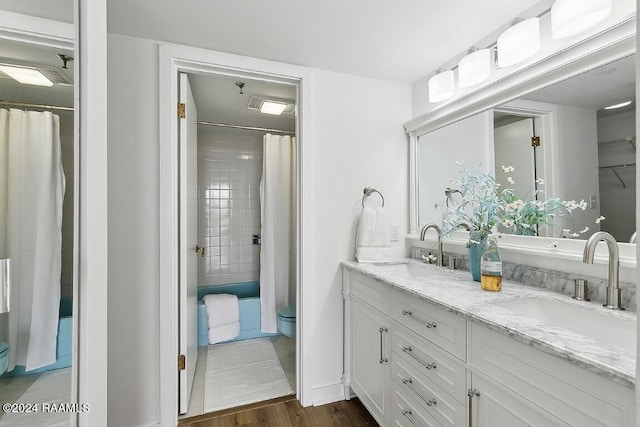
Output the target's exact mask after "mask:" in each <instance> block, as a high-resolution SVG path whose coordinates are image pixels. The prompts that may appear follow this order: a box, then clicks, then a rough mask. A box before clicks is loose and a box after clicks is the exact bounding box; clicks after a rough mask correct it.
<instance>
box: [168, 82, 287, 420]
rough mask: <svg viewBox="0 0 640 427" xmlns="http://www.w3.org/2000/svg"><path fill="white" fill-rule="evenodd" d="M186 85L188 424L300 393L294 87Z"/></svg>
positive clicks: (183, 391)
mask: <svg viewBox="0 0 640 427" xmlns="http://www.w3.org/2000/svg"><path fill="white" fill-rule="evenodd" d="M179 80H180V91H179V97H180V103H181V104H182V103H184V104H185V107H184V108H185V110H184V114H183V115H182V116H183V117H182V118H181V119H180V120H181V121H180V125H179V128H180V142H179V144H180V195H179V197H180V236H179V238H178V240H179V242H180V243H179V246H180V250H179V252H180V259H181V261H180V280H179V282H180V283H179V288H180V293H181V301H180V303H179V309H178V311H179V315H180V325H179V326H180V327H179V329H180V337H179V341H180V343H181V345H180V347H181V349H180V353H181V355H182V354H184V356H185V369H184V370H183V371H181V372H180V381H179V382H180V391H179V412H180V414H182V416H183V417H191V416H197V415H201V414H203V413H209V412H214V411H218V410H223V409H228V408H231V407H236V406H241V405H246V404H250V403H255V402H258V401H263V400H268V399H272V398H277V397H282V396H286V395H290V394H295V393H296V389H297V366H296V314H297V310H296V300H297V293H298V292H297V289H298V283H297V282H298V281H297V277H298V271H297V270H298V267H297V246H298V241H299V236H298V232H297V230H298V226H297V224H298V221H297V216H298V209H297V206H298V203H297V188H298V185H299V183H298V178H297V177H298V174H297V169H298V166H297V155H296V153H297V151H298V150H297V145H296V144H297V142H296V138H295V136H296V125H297V117H296V105H297V98H298V85H297V84H292V83H284V82H277V81H272V80H265V79H264V77H261V76H256V75H250V74H246V73H234V74H233V75H228V74H221V73H202V72H200V73H197V72H190V73H181V74H180V77H179ZM190 103H192V104H193V105H192V106H190V105H189V104H190ZM269 108H275V109H276V111H274V110H269ZM276 113H277V114H276ZM194 139H195V141H194ZM189 147H191V148H189ZM194 199H195V200H194ZM185 335H186V336H185Z"/></svg>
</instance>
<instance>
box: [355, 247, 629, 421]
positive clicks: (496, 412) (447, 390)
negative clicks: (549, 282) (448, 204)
mask: <svg viewBox="0 0 640 427" xmlns="http://www.w3.org/2000/svg"><path fill="white" fill-rule="evenodd" d="M342 268H343V297H344V310H345V327H344V334H345V348H344V378H343V381H344V386H345V396H346V397H347V398H349V397H350V396H351V395H352V393H354V394H355V395H356V396H357V397H358V398H359V399H360V400H361V401H362V403H363V404H364V405H365V406H366V408H367V409H368V410H369V411H370V412H371V414H372V415H373V416H374V417H375V418H376V420H377V421H378V422H379V423H380V425H381V426H391V425H394V426H396V425H398V426H460V427H462V426H473V427H481V426H512V427H517V426H532V425H534V426H581V427H590V426H602V427H605V426H606V427H614V426H633V425H635V392H634V383H635V345H636V342H635V340H636V338H635V336H636V326H635V324H636V323H635V322H636V316H635V314H634V313H630V312H625V311H615V310H608V309H605V308H603V307H602V306H601V305H600V304H597V303H589V302H581V301H575V300H572V299H571V298H570V297H567V296H565V295H560V294H556V293H553V292H549V291H546V290H542V289H539V288H534V287H529V286H525V285H521V284H518V283H514V282H510V281H505V282H504V284H503V291H502V292H498V293H493V292H485V291H482V290H481V289H480V285H479V283H477V282H473V281H472V280H471V278H470V277H469V273H468V272H467V271H455V270H448V269H444V268H441V267H437V266H433V265H426V264H423V263H419V262H416V261H413V260H409V261H406V262H398V263H389V264H358V263H355V262H344V263H342Z"/></svg>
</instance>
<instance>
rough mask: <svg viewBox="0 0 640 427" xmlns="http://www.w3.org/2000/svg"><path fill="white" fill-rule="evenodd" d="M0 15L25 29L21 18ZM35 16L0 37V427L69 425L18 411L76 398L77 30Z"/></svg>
mask: <svg viewBox="0 0 640 427" xmlns="http://www.w3.org/2000/svg"><path fill="white" fill-rule="evenodd" d="M20 12H24V11H20ZM15 16H22V18H21V19H20V20H18V19H17V18H15ZM2 19H3V22H4V20H13V21H15V22H22V23H24V25H32V24H30V23H31V22H32V20H31V17H29V16H26V15H11V14H7V15H2ZM36 21H37V23H39V25H40V27H37V30H40V31H41V32H39V33H38V32H36V31H32V32H30V33H28V34H27V35H28V36H24V37H23V34H22V33H21V32H20V31H16V33H14V34H10V33H9V31H3V32H2V33H0V286H1V288H0V290H1V291H0V401H1V402H3V403H10V404H13V405H12V406H10V407H8V408H4V410H3V411H0V426H5V425H6V426H10V425H30V426H46V425H54V424H55V425H71V423H72V417H75V415H74V414H71V413H68V412H66V413H64V412H60V413H53V412H51V413H46V412H43V408H42V407H41V406H39V407H38V408H37V409H38V410H39V411H38V412H37V413H36V412H33V411H24V409H25V408H28V407H29V405H33V404H35V403H37V404H38V405H41V404H43V403H56V404H58V405H59V404H60V403H63V402H64V403H71V402H74V401H75V399H76V398H75V396H73V387H72V377H73V373H72V361H73V359H74V357H73V355H74V350H73V342H74V339H75V338H74V337H73V336H74V332H73V331H74V320H73V317H74V316H75V314H76V313H73V307H74V303H73V301H74V299H75V300H77V292H76V285H75V283H77V282H76V280H77V277H75V276H76V268H77V258H76V257H77V245H76V244H75V242H76V241H77V237H78V236H77V234H78V233H77V229H78V228H77V227H78V216H77V213H78V208H77V200H78V191H77V189H78V179H77V176H78V163H77V162H78V160H77V159H78V150H77V146H78V144H77V143H76V140H75V134H76V123H77V122H76V117H75V107H74V102H75V89H74V88H75V80H76V79H75V69H76V67H75V64H76V61H75V60H74V59H75V58H74V56H75V53H74V41H73V39H74V26H73V24H66V23H61V22H58V21H55V22H54V21H44V20H37V19H36ZM67 21H70V22H73V16H69V17H68V18H67ZM6 28H7V26H6V25H3V29H6ZM45 29H48V30H51V29H55V30H56V31H57V32H55V33H51V34H49V33H47V32H46V31H45ZM18 30H19V29H18ZM25 33H27V32H26V31H25ZM5 289H7V290H8V292H5ZM76 306H77V305H76ZM31 407H32V409H35V408H33V406H31ZM6 409H9V410H8V411H7V410H6ZM25 412H30V413H25Z"/></svg>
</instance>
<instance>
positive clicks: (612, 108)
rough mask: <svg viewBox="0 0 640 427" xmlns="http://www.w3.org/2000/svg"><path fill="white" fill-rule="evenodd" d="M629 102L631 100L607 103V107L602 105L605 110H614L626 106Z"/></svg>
mask: <svg viewBox="0 0 640 427" xmlns="http://www.w3.org/2000/svg"><path fill="white" fill-rule="evenodd" d="M629 104H631V101H625V102H621V103H619V104H614V105H609V106H608V107H604V109H605V110H615V109H616V108H622V107H626V106H627V105H629Z"/></svg>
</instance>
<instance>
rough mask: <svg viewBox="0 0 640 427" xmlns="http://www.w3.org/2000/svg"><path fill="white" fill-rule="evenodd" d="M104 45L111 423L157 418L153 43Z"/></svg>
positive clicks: (112, 40) (115, 40)
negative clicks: (106, 109) (106, 55)
mask: <svg viewBox="0 0 640 427" xmlns="http://www.w3.org/2000/svg"><path fill="white" fill-rule="evenodd" d="M107 47H108V52H107V53H108V58H107V59H108V86H109V92H108V99H107V101H108V119H107V120H108V159H107V160H108V168H109V170H108V176H109V179H108V203H109V209H108V219H109V231H108V245H109V287H108V299H107V301H106V303H107V308H108V328H109V334H108V338H107V339H108V412H109V425H110V426H139V425H148V424H151V423H156V422H158V420H159V399H160V397H159V376H160V366H159V355H158V348H159V330H158V319H159V316H160V313H159V311H158V304H159V288H158V281H159V278H158V268H159V261H158V257H159V252H158V240H159V239H158V229H159V215H158V203H159V200H158V198H159V196H158V194H159V193H158V192H159V185H158V174H159V170H158V161H159V160H158V49H157V44H156V43H153V42H150V41H146V40H140V39H133V38H125V37H119V36H109V38H108V46H107ZM89 143H90V142H89Z"/></svg>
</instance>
